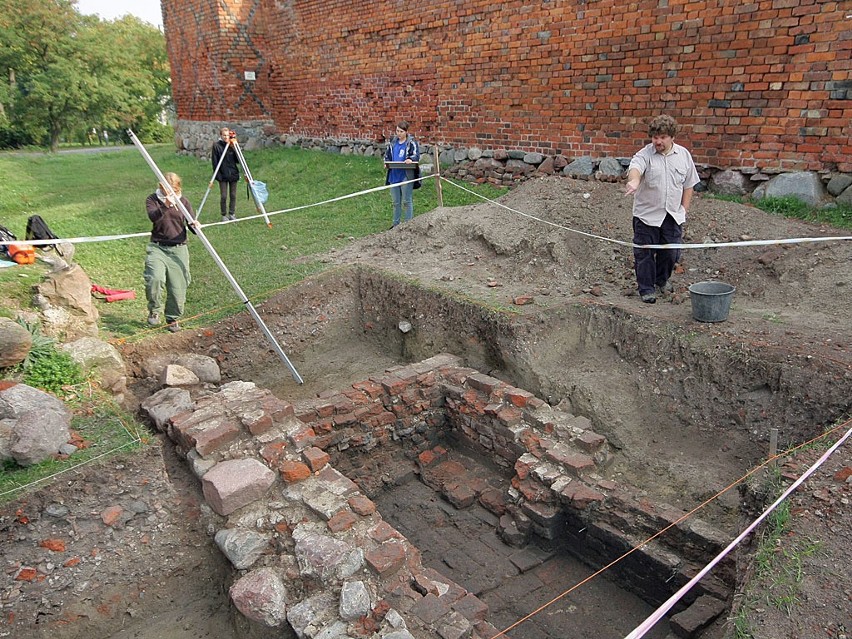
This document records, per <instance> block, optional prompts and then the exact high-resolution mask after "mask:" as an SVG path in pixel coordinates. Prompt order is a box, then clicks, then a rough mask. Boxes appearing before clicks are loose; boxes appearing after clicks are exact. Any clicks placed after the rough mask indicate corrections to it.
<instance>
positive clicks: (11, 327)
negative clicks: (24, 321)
mask: <svg viewBox="0 0 852 639" xmlns="http://www.w3.org/2000/svg"><path fill="white" fill-rule="evenodd" d="M32 345H33V337H32V335H30V332H29V331H28V330H27V329H25V328H24V327H23V326H21V325H20V324H18V323H17V322H14V321H12V320H10V319H9V318H8V317H0V368H8V367H9V366H14V365H15V364H20V363H21V362H23V361H24V360H25V359H26V357H27V354H29V352H30V349H31V348H32Z"/></svg>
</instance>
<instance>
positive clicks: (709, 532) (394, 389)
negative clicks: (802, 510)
mask: <svg viewBox="0 0 852 639" xmlns="http://www.w3.org/2000/svg"><path fill="white" fill-rule="evenodd" d="M142 406H143V408H144V409H145V410H146V411H147V412H148V414H149V416H150V417H151V419H152V421H153V422H154V424H155V425H156V426H157V427H158V428H159V429H161V430H163V431H165V432H166V433H167V434H168V435H169V437H170V438H171V439H172V440H173V441H174V442H175V444H176V446H177V448H178V450H179V452H181V453H182V454H184V455H185V456H186V459H187V461H188V462H189V463H190V465H191V467H192V469H193V472H194V473H195V474H196V475H197V476H198V477H199V479H200V480H201V482H202V490H203V494H204V497H205V499H206V500H207V502H208V504H209V505H210V507H211V508H212V509H213V510H214V511H215V512H217V513H218V514H220V515H222V516H223V517H224V518H226V519H225V520H224V521H225V524H224V527H223V528H222V529H221V530H219V531H218V532H217V533H216V542H217V544H218V545H219V547H220V548H221V549H222V551H223V553H224V554H225V555H226V556H227V557H228V559H229V560H230V561H231V563H232V564H233V566H234V568H235V569H237V570H238V571H239V574H240V577H239V578H238V579H237V580H236V581H235V583H234V584H233V586H232V587H231V590H230V595H231V598H232V600H233V602H234V604H235V606H236V607H237V608H238V609H239V610H240V611H241V612H242V613H243V614H244V615H245V616H246V617H247V618H249V619H251V620H252V621H255V622H257V623H260V624H264V625H266V626H270V627H278V626H281V625H283V624H285V623H289V624H290V626H291V627H292V628H293V630H294V631H295V632H296V634H297V636H299V637H300V638H302V637H316V636H319V635H321V636H328V637H338V636H340V637H344V636H349V637H352V636H375V637H383V638H385V639H406V638H407V637H412V636H414V637H421V636H422V637H427V636H428V637H433V636H435V635H436V634H437V635H438V636H440V637H443V638H444V639H460V638H462V637H471V638H474V639H475V638H477V637H482V638H484V637H491V636H493V635H494V634H496V633H497V629H495V628H494V627H493V626H492V625H491V624H489V623H488V621H487V606H486V605H485V604H484V603H483V602H482V601H480V600H479V599H477V598H476V597H475V596H474V595H473V594H472V593H470V592H468V591H466V590H465V589H464V588H463V587H461V586H459V585H458V584H456V583H454V582H452V581H451V580H450V579H447V578H446V577H444V576H442V575H441V574H439V573H437V572H436V571H434V570H431V569H428V568H425V567H424V566H423V565H422V564H421V560H420V553H419V551H418V549H417V548H415V547H414V546H413V545H411V544H410V543H409V541H408V540H407V539H406V538H405V537H404V536H403V535H402V534H401V533H400V532H399V531H397V530H396V529H395V528H393V527H392V526H390V525H389V524H388V523H387V522H386V521H384V520H383V519H382V516H381V513H380V512H378V511H377V509H376V507H375V505H374V504H373V502H372V501H371V500H370V499H369V498H368V497H367V496H366V495H365V494H363V492H362V491H361V490H360V489H359V487H358V486H357V485H356V484H355V483H354V482H353V481H351V480H350V479H349V478H347V477H346V476H344V475H343V474H342V473H340V472H339V471H338V470H336V469H335V468H334V467H332V466H331V465H330V463H329V462H330V460H331V456H330V454H329V453H332V454H338V453H340V451H346V450H349V449H353V450H358V451H360V452H366V451H370V450H372V449H373V448H375V447H377V446H382V445H387V444H391V443H394V442H403V441H409V442H417V443H418V446H419V449H420V450H419V455H418V457H417V462H418V464H419V467H420V473H421V478H422V480H423V481H424V482H425V483H427V485H429V486H431V487H432V488H434V489H435V490H437V491H439V492H441V493H442V494H443V495H444V496H445V497H446V499H447V500H448V501H449V502H450V503H452V504H453V505H455V506H456V507H457V508H465V507H468V506H470V505H471V504H473V503H474V501H478V502H479V503H480V504H482V505H483V506H484V507H486V508H487V509H489V510H490V511H491V512H493V513H494V514H495V515H497V516H498V517H500V524H499V533H500V535H501V537H502V538H503V540H504V541H506V542H507V543H510V544H512V545H517V546H522V545H524V544H525V543H526V542H527V541H528V540H529V538H530V535H531V534H536V535H538V536H540V537H543V538H545V539H551V540H552V539H557V538H559V539H561V540H565V539H566V537H567V539H568V541H569V542H570V544H571V546H572V548H573V549H574V551H575V552H576V553H577V554H578V555H580V556H581V557H582V558H583V559H584V561H587V562H589V563H592V564H593V565H594V564H597V565H604V564H606V563H609V562H610V561H612V559H614V558H615V557H617V556H618V555H620V554H621V553H623V552H625V551H627V550H629V549H630V548H632V547H633V546H634V545H636V544H638V543H639V542H641V541H643V540H644V539H646V538H648V537H650V536H651V535H654V534H656V533H657V532H658V531H659V530H661V529H662V528H665V527H667V526H669V525H672V528H671V529H670V530H669V531H667V532H666V533H665V534H664V535H663V536H661V537H659V538H657V539H655V540H654V541H652V542H649V543H648V544H647V545H645V546H644V547H643V548H642V550H641V551H639V552H635V553H633V554H631V555H630V557H628V558H627V560H626V561H624V562H621V563H620V564H619V566H618V571H617V572H616V573H615V576H616V577H617V578H619V579H620V580H621V581H622V582H623V585H624V586H625V587H627V588H629V589H631V590H633V591H636V592H638V593H639V594H641V596H642V597H643V598H645V599H646V600H648V601H650V602H652V603H654V602H659V603H661V602H663V601H665V599H667V598H668V597H669V596H670V595H671V593H672V592H674V590H676V589H677V588H679V587H680V586H681V585H683V583H685V582H686V581H687V580H688V579H689V578H690V577H691V576H692V575H693V574H695V572H696V571H697V570H698V569H699V568H700V567H701V566H702V565H703V564H704V563H705V562H706V561H707V560H708V559H709V558H711V557H712V556H714V555H715V554H716V553H717V552H718V551H719V550H720V549H721V548H722V547H723V546H724V545H725V544H726V543H727V541H728V540H727V538H725V537H724V536H723V535H722V534H721V533H719V532H717V531H716V530H714V529H712V528H711V527H709V526H707V525H706V524H704V523H702V522H700V521H699V520H696V519H694V518H691V519H688V520H686V521H684V522H682V523H676V522H677V521H678V520H679V519H680V517H682V515H683V513H682V512H680V511H678V510H676V509H673V508H670V507H668V506H665V505H663V504H659V503H657V504H653V503H650V502H649V501H647V500H646V499H643V498H641V497H640V496H639V495H640V493H639V491H638V490H636V489H635V488H633V487H630V486H626V485H621V484H616V483H615V482H613V481H610V480H608V479H606V478H605V471H606V467H607V465H608V463H609V461H610V460H611V456H612V454H613V450H612V449H611V447H610V445H609V443H608V442H607V440H606V438H605V437H603V436H601V435H599V434H598V433H595V432H594V431H593V430H592V429H591V423H590V422H589V420H587V419H585V418H583V417H576V416H573V415H570V414H567V413H565V412H562V411H559V410H556V409H554V408H552V407H550V406H548V405H547V404H546V403H545V402H543V401H542V400H540V399H538V398H536V397H535V396H533V395H532V394H531V393H528V392H526V391H524V390H521V389H518V388H514V387H512V386H510V385H508V384H506V383H505V382H502V381H500V380H497V379H495V378H493V377H490V376H487V375H484V374H482V373H479V372H477V371H476V370H473V369H470V368H465V367H463V366H461V361H460V359H459V358H457V357H455V356H452V355H438V356H436V357H432V358H430V359H427V360H424V361H422V362H419V363H416V364H411V365H408V366H399V367H395V368H392V369H389V370H388V371H386V372H385V373H384V374H383V375H379V376H376V377H372V378H370V379H368V380H365V381H361V382H357V383H355V384H353V385H352V386H351V388H349V389H347V390H345V391H343V392H339V393H328V394H325V395H324V396H322V397H319V398H317V399H314V400H308V401H301V402H297V403H295V404H290V403H288V402H286V401H283V400H281V399H279V398H277V397H275V396H274V395H272V394H271V393H270V392H269V391H267V390H264V389H260V388H257V387H256V386H255V385H254V384H252V383H249V382H241V381H238V382H231V383H228V384H225V385H223V386H221V387H215V386H212V385H206V386H205V387H203V388H202V387H198V386H196V387H193V389H192V393H190V390H187V389H184V388H175V387H170V388H164V389H163V390H160V391H159V392H157V393H155V394H154V395H152V396H151V397H149V398H148V399H147V400H145V402H143V404H142ZM450 434H453V435H454V436H455V437H462V438H463V439H464V440H465V441H466V442H467V443H468V444H469V445H472V446H473V447H474V448H475V449H476V450H478V451H479V452H480V453H481V454H483V455H484V456H486V457H487V458H488V459H490V460H491V461H493V462H494V463H496V464H498V465H500V466H502V467H504V468H505V469H507V471H509V472H514V475H513V477H512V482H511V488H510V489H509V490H508V491H507V493H506V494H502V493H500V492H499V491H495V490H494V489H492V488H490V487H489V486H488V485H487V484H486V483H485V482H475V481H470V480H469V477H467V476H466V473H465V469H464V467H463V466H461V464H458V463H457V462H453V461H451V460H448V459H446V454H445V453H446V450H445V449H443V448H442V447H441V445H439V444H436V442H440V441H443V440H444V439H445V438H447V437H448V436H449V435H450ZM578 531H579V532H578ZM733 584H734V567H733V565H732V564H731V563H727V564H723V565H722V566H721V568H720V569H717V571H716V573H715V576H710V577H708V578H706V579H705V580H703V581H702V582H701V584H699V586H698V587H696V588H695V589H694V592H693V593H691V599H690V603H691V602H692V601H695V599H696V598H699V597H700V599H699V603H698V604H696V605H699V606H700V608H701V612H702V614H700V615H699V614H697V612H698V611H697V609H696V610H695V614H692V615H689V614H681V616H680V618H681V619H682V620H683V624H682V628H681V629H680V632H683V634H681V635H679V636H684V637H688V636H697V635H694V633H697V632H698V631H700V628H701V627H704V626H706V624H707V623H709V622H710V621H712V618H714V617H713V616H718V615H719V614H721V613H722V612H723V611H724V610H725V605H724V602H725V601H726V600H727V598H728V597H729V594H730V591H731V589H732V587H733ZM684 610H686V611H687V612H688V611H689V608H687V607H686V606H682V607H680V608H678V609H676V610H675V612H677V613H683V611H684ZM708 610H710V611H712V613H713V616H711V617H710V618H709V620H708V614H707V611H708ZM692 617H695V618H696V621H695V624H694V626H695V627H694V628H693V629H692V630H690V628H689V623H688V622H689V619H691V618H692Z"/></svg>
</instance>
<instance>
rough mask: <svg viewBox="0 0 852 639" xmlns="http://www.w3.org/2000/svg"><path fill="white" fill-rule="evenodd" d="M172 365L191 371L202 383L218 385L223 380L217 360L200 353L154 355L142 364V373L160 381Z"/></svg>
mask: <svg viewBox="0 0 852 639" xmlns="http://www.w3.org/2000/svg"><path fill="white" fill-rule="evenodd" d="M170 364H178V365H180V366H183V367H184V368H187V369H189V370H191V371H192V372H193V373H195V375H196V377H198V380H199V381H201V382H205V383H209V384H218V383H219V382H220V381H221V380H222V374H221V372H220V369H219V364H218V363H216V360H215V359H213V358H212V357H208V356H207V355H199V354H198V353H158V354H156V355H152V356H150V357H147V358H145V360H144V361H143V362H142V372H143V373H144V374H145V376H146V377H155V378H157V379H160V376H161V375H162V374H163V369H165V368H166V366H168V365H170Z"/></svg>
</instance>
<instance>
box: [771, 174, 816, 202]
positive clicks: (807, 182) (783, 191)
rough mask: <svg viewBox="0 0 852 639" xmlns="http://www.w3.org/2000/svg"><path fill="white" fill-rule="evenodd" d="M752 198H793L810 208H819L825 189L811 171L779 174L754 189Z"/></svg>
mask: <svg viewBox="0 0 852 639" xmlns="http://www.w3.org/2000/svg"><path fill="white" fill-rule="evenodd" d="M754 197H755V198H757V199H762V198H765V197H795V198H798V199H800V200H802V201H803V202H805V203H806V204H808V205H810V206H819V205H820V204H822V200H823V198H824V197H825V187H823V185H822V180H821V179H820V177H819V175H818V174H816V173H813V172H811V171H798V172H796V173H781V174H780V175H776V176H775V177H774V178H772V179H771V180H769V181H768V182H766V183H765V184H763V185H761V186H759V187H758V188H757V189H755V191H754Z"/></svg>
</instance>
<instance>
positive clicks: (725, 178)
mask: <svg viewBox="0 0 852 639" xmlns="http://www.w3.org/2000/svg"><path fill="white" fill-rule="evenodd" d="M751 184H752V182H751V180H750V179H749V176H747V175H744V174H743V173H741V172H740V171H731V170H728V171H719V172H718V173H715V174H714V175H713V177H712V178H711V179H710V190H711V191H712V192H713V193H719V194H720V195H746V194H747V193H749V192H750V191H751V188H750V186H751Z"/></svg>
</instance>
